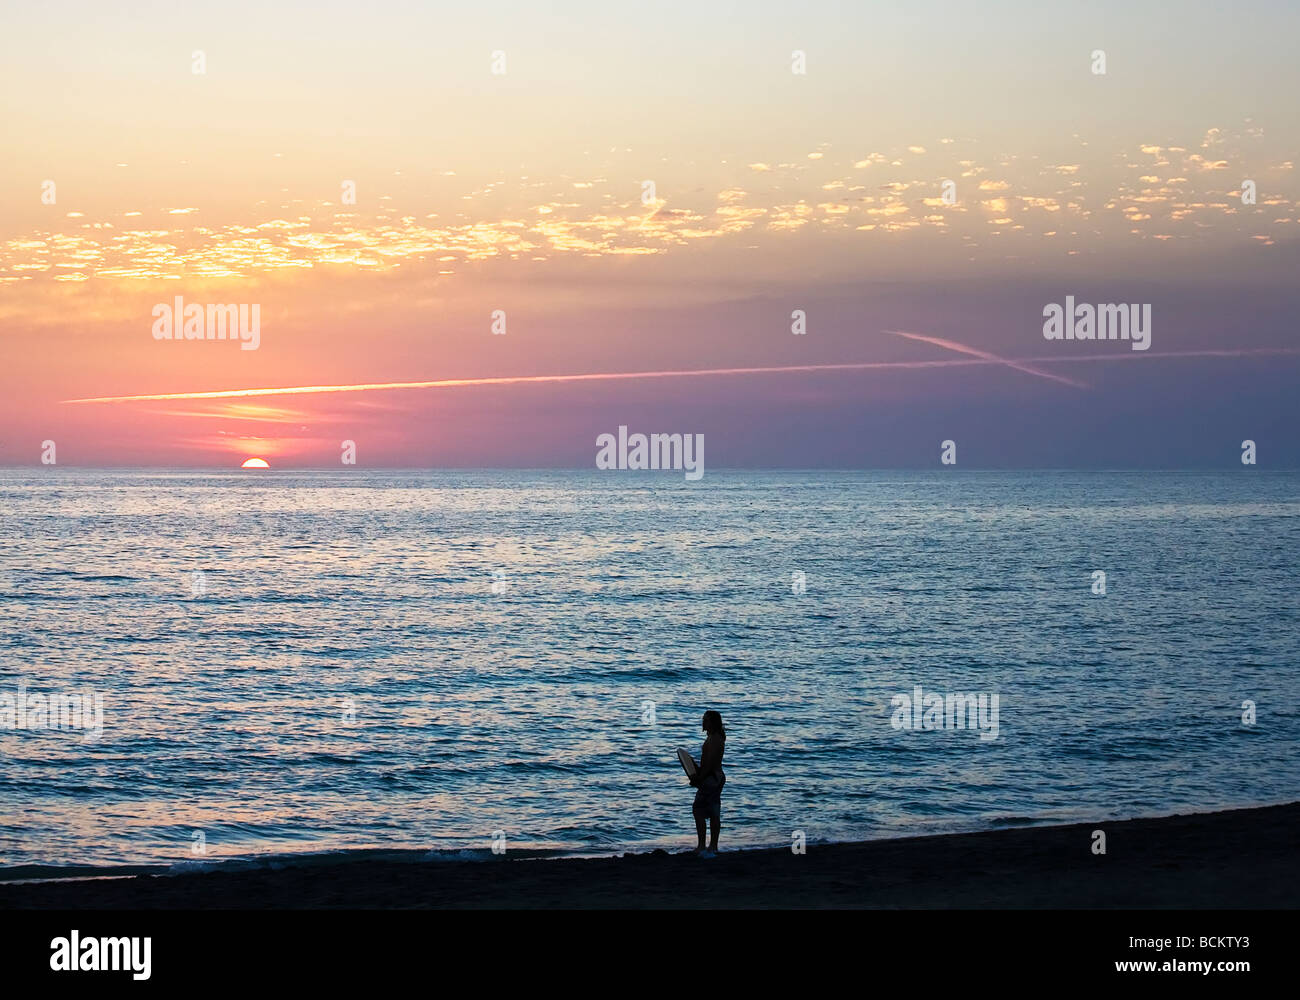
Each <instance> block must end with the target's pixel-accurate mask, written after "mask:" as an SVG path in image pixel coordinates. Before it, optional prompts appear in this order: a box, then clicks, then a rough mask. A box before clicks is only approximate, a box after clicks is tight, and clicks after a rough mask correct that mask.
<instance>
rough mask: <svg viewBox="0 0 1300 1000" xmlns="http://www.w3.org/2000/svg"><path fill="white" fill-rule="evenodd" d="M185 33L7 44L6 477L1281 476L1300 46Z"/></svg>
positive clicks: (954, 25) (344, 26)
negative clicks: (1122, 307)
mask: <svg viewBox="0 0 1300 1000" xmlns="http://www.w3.org/2000/svg"><path fill="white" fill-rule="evenodd" d="M195 6H196V5H190V4H185V5H176V6H173V5H169V4H124V5H111V6H110V5H99V4H90V3H50V4H44V5H40V6H39V8H37V7H36V6H35V5H25V6H24V7H22V8H21V9H18V8H16V9H14V10H12V11H6V14H5V15H4V31H2V32H0V57H2V58H0V133H2V134H3V136H4V148H5V156H4V157H3V158H2V159H0V205H2V206H3V211H2V212H0V388H2V389H3V393H2V398H0V421H2V422H0V463H3V464H9V465H39V464H40V454H41V442H42V441H44V440H54V441H55V442H56V443H57V446H58V459H59V464H60V465H70V466H111V465H157V466H226V467H235V466H237V465H238V464H239V463H240V462H242V461H243V459H245V458H247V457H248V456H251V455H258V456H262V457H265V458H266V459H268V460H269V461H270V462H271V463H272V465H274V466H277V467H286V466H338V464H339V454H340V442H342V441H343V440H353V441H355V442H356V445H357V464H358V465H359V466H362V467H367V466H368V467H375V466H414V467H430V466H442V465H451V466H576V467H592V465H593V461H594V455H595V439H596V437H597V435H599V434H601V433H604V432H608V431H615V430H616V429H617V427H618V426H619V425H620V424H623V425H628V426H629V427H631V428H632V429H633V430H643V431H646V432H683V433H685V432H689V433H704V434H705V435H706V438H707V439H708V441H709V445H708V454H709V462H710V464H711V465H712V466H715V467H716V466H728V465H732V466H756V465H757V466H799V465H845V466H929V465H935V464H936V463H937V459H938V452H939V442H940V441H941V440H942V439H945V438H953V439H956V440H957V441H958V442H959V447H960V449H961V459H962V463H963V464H970V465H974V466H981V465H984V466H999V465H1030V466H1034V465H1046V466H1070V465H1081V466H1088V465H1101V466H1106V465H1159V466H1180V465H1197V466H1215V465H1224V466H1227V465H1230V464H1232V463H1234V462H1236V461H1237V455H1238V454H1239V451H1240V448H1239V446H1240V442H1241V441H1242V439H1244V438H1252V439H1254V440H1256V441H1257V442H1259V446H1260V464H1261V465H1263V466H1269V465H1274V466H1283V465H1289V466H1294V465H1297V464H1300V435H1298V434H1297V433H1296V429H1297V427H1300V420H1298V418H1300V403H1298V402H1297V393H1296V392H1295V388H1296V384H1297V377H1298V376H1300V338H1298V337H1297V332H1296V331H1297V323H1298V320H1300V292H1298V291H1297V280H1296V277H1297V272H1298V265H1300V252H1298V250H1300V181H1297V176H1296V169H1295V163H1296V161H1297V160H1300V105H1297V102H1296V94H1297V93H1300V66H1297V64H1296V61H1295V58H1294V50H1295V39H1296V37H1297V35H1298V32H1300V10H1298V9H1297V8H1296V7H1295V5H1293V4H1283V3H1276V4H1257V5H1254V6H1253V7H1252V8H1251V9H1250V10H1249V11H1234V10H1231V9H1227V8H1224V7H1222V6H1221V5H1217V4H1215V5H1212V4H1202V3H1188V4H1181V5H1179V6H1178V9H1177V13H1176V14H1174V13H1173V12H1172V11H1171V8H1169V6H1168V5H1167V4H1155V3H1150V4H1147V3H1137V4H1133V3H1119V2H1100V3H1090V4H1086V5H1085V4H1079V5H1075V6H1073V7H1072V8H1071V10H1070V11H1062V10H1055V9H1044V8H1043V5H1039V4H1032V3H985V4H979V5H973V4H967V3H907V4H897V5H881V4H860V3H842V4H841V3H818V2H811V3H800V4H779V5H778V4H769V3H753V2H751V3H744V4H740V3H736V4H723V3H716V4H712V3H711V4H699V3H690V4H688V3H675V2H669V3H664V4H658V5H651V6H642V5H630V4H621V5H620V4H594V3H556V4H519V3H496V4H493V3H485V4H474V5H469V4H455V5H441V4H428V5H426V4H404V3H403V4H398V3H375V4H368V5H363V6H357V5H355V4H342V3H320V2H316V3H311V4H306V3H303V4H280V5H279V6H278V8H277V9H276V10H268V9H266V8H265V7H264V6H263V5H261V4H254V3H238V2H236V3H222V4H212V5H208V6H207V9H206V11H202V10H196V9H193V8H194V7H195ZM1097 49H1100V50H1104V52H1105V58H1106V72H1105V74H1104V75H1097V74H1094V73H1093V72H1092V68H1091V66H1092V63H1093V57H1092V53H1093V51H1094V50H1097ZM196 50H198V51H201V52H202V53H203V60H204V62H205V70H206V71H205V72H204V73H201V74H196V73H195V72H193V69H194V59H195V57H194V53H195V51H196ZM795 50H800V51H802V52H803V53H805V54H806V70H807V71H806V73H805V74H797V73H794V72H792V69H791V67H792V52H793V51H795ZM498 52H499V53H504V65H505V72H504V74H498V73H494V72H493V59H494V53H498ZM498 65H499V63H498ZM945 180H951V181H953V182H954V185H955V194H956V201H955V203H953V204H945V202H944V199H943V198H942V188H943V184H944V181H945ZM1246 180H1251V181H1253V182H1254V184H1255V186H1256V189H1257V194H1256V202H1255V204H1253V205H1247V204H1243V202H1242V198H1241V192H1242V184H1243V182H1244V181H1246ZM47 181H52V182H53V184H54V187H53V196H54V203H53V204H48V203H46V202H45V201H43V199H42V193H43V190H47V189H48V186H46V188H43V185H45V182H47ZM348 181H351V182H353V183H354V184H355V190H356V204H355V205H352V204H344V203H343V197H342V192H343V185H344V183H345V182H348ZM646 181H652V182H653V185H654V197H653V198H652V199H650V200H649V201H648V202H647V201H646V200H644V199H643V191H644V190H645V189H644V182H646ZM1066 295H1073V296H1074V297H1075V299H1076V300H1078V301H1081V302H1091V303H1104V302H1135V303H1150V304H1151V305H1152V312H1153V317H1154V319H1153V333H1152V344H1151V349H1150V350H1149V351H1147V352H1140V353H1139V352H1133V351H1131V350H1130V349H1129V345H1128V344H1127V343H1123V342H1118V343H1115V342H1112V343H1089V342H1081V343H1070V342H1056V341H1046V340H1044V338H1043V335H1042V323H1043V319H1042V310H1043V307H1044V306H1045V305H1047V304H1048V303H1052V302H1062V301H1063V300H1064V297H1065V296H1066ZM177 296H181V297H183V299H184V301H185V302H187V303H200V304H208V303H233V304H248V305H251V304H257V305H258V306H259V307H260V318H261V329H260V345H259V347H258V349H257V350H247V351H245V350H240V348H239V345H238V344H237V343H230V342H187V341H179V342H166V341H158V340H155V339H154V337H153V336H152V334H151V328H152V325H153V314H152V310H153V308H154V306H155V305H156V304H159V303H171V302H172V301H173V300H174V299H175V297H177ZM496 310H502V311H504V312H505V314H506V325H507V332H506V333H505V335H503V336H498V335H494V334H493V333H492V329H491V324H492V314H493V312H494V311H496ZM793 310H803V311H805V312H806V315H807V329H808V332H807V334H806V335H805V336H795V335H793V334H792V333H791V313H792V311H793ZM890 331H906V332H910V333H914V334H919V335H921V336H922V337H924V338H925V339H918V338H917V337H903V336H899V335H898V334H896V333H892V332H890ZM1168 355H1182V356H1181V357H1169V356H1168ZM999 359H1015V360H1017V362H1018V363H1017V366H1015V367H1013V366H1011V365H1007V364H1002V363H1000V361H999ZM1070 359H1073V360H1070ZM936 362H943V363H942V364H937V363H936ZM819 366H862V367H835V368H821V367H819ZM869 366H876V367H869ZM754 369H774V370H772V371H762V370H760V371H755V370H754ZM711 370H722V373H719V374H714V375H692V376H682V375H677V374H673V373H678V372H699V371H711ZM602 373H605V374H613V375H627V374H630V373H656V374H655V375H654V376H653V377H645V378H634V379H630V378H611V379H577V380H563V381H543V380H536V379H535V378H533V377H536V376H553V375H566V376H567V375H594V374H602ZM516 376H521V377H525V380H520V381H510V379H511V378H513V377H516ZM483 379H486V380H491V381H489V382H487V383H486V384H479V383H476V382H475V380H483ZM411 382H417V383H419V382H434V383H447V382H454V383H464V382H470V383H471V384H450V385H449V384H441V385H434V386H423V387H413V388H369V389H356V387H358V386H361V385H391V384H392V383H411ZM310 386H350V387H354V390H355V391H348V392H298V393H293V394H273V395H267V394H258V395H249V396H236V397H218V398H185V397H186V396H187V395H188V394H197V393H212V392H222V391H230V390H244V389H265V388H283V387H310ZM151 395H170V396H173V397H181V398H171V399H162V400H158V399H155V400H134V401H132V400H125V401H123V400H118V401H113V402H72V401H73V400H84V399H98V398H103V397H123V396H151Z"/></svg>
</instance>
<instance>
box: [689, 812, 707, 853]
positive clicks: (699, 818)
mask: <svg viewBox="0 0 1300 1000" xmlns="http://www.w3.org/2000/svg"><path fill="white" fill-rule="evenodd" d="M691 812H692V813H694V815H695V835H696V837H697V838H698V839H699V843H698V844H697V845H696V847H695V849H696V850H697V851H702V850H704V814H703V813H702V812H700V811H699V810H698V809H694V808H692V809H691Z"/></svg>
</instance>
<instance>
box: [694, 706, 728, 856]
mask: <svg viewBox="0 0 1300 1000" xmlns="http://www.w3.org/2000/svg"><path fill="white" fill-rule="evenodd" d="M702 727H703V729H704V731H705V732H706V733H708V734H709V735H708V736H706V737H705V739H704V746H703V747H701V748H700V769H699V771H698V772H696V775H695V777H694V778H692V779H691V784H692V785H694V786H695V789H696V791H695V802H694V803H693V804H692V805H691V813H692V814H693V815H694V816H695V832H696V834H698V835H699V839H700V843H699V846H698V847H696V848H695V850H696V853H698V854H699V855H700V856H701V857H706V858H708V857H712V856H713V855H714V854H716V853H717V851H718V831H719V830H720V829H721V828H722V786H723V785H725V784H726V783H727V776H726V775H725V774H724V773H723V771H722V754H723V752H724V751H725V750H726V749H727V731H726V730H725V729H723V728H722V716H721V715H719V714H718V713H717V712H713V711H709V712H705V713H704V720H703V723H702ZM706 819H707V820H708V821H709V848H708V850H707V851H706V850H705V849H704V821H705V820H706Z"/></svg>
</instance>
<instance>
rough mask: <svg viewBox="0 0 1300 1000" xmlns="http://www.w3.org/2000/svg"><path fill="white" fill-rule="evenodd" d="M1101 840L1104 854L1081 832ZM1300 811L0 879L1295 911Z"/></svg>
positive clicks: (183, 887) (45, 887) (217, 904)
mask: <svg viewBox="0 0 1300 1000" xmlns="http://www.w3.org/2000/svg"><path fill="white" fill-rule="evenodd" d="M1097 829H1100V830H1104V831H1105V832H1106V848H1107V853H1106V854H1105V855H1095V854H1093V852H1092V843H1093V837H1092V831H1093V830H1097ZM1297 830H1300V803H1291V804H1288V805H1282V806H1269V807H1264V808H1258V809H1239V810H1232V811H1227V812H1218V813H1206V814H1202V815H1190V816H1173V817H1166V818H1159V819H1136V820H1127V821H1124V822H1110V821H1107V822H1098V823H1084V824H1077V825H1070V826H1037V827H1025V828H1015V829H997V830H989V831H985V832H979V833H964V834H952V835H946V836H935V837H914V838H908V839H903V840H879V841H866V842H861V843H850V844H835V845H827V846H819V845H816V844H814V845H810V846H809V847H808V851H807V854H805V855H802V856H799V855H794V854H792V853H791V851H790V850H789V849H788V848H787V849H779V850H746V851H739V850H738V851H726V850H725V831H724V842H723V844H724V853H722V854H721V855H719V856H718V857H716V858H712V859H700V858H696V857H694V856H693V855H690V854H669V853H667V852H662V851H657V852H652V853H648V854H635V855H633V854H628V855H623V856H622V857H616V858H598V859H552V860H527V861H523V860H519V861H515V860H511V859H510V857H509V855H506V856H505V857H503V858H499V859H493V860H490V861H483V862H447V861H438V862H421V863H400V862H391V861H374V860H366V861H358V862H356V863H347V864H339V865H332V866H329V867H320V866H302V867H293V866H289V867H285V868H282V869H280V870H278V871H270V870H252V871H238V872H221V871H208V872H192V873H186V874H179V875H166V876H157V875H149V876H135V877H130V878H119V879H97V880H81V881H72V882H46V883H40V884H26V885H16V884H8V885H5V884H0V908H3V909H90V910H97V909H328V908H341V909H408V908H461V909H464V908H497V909H590V908H609V909H629V908H654V909H662V908H679V907H680V908H689V909H699V908H706V907H719V908H840V907H868V908H886V909H945V908H952V909H989V908H992V909H1038V908H1048V909H1110V908H1118V909H1161V908H1177V909H1256V908H1262V909H1272V908H1287V909H1289V908H1294V907H1295V906H1296V905H1297V903H1300V857H1298V855H1297V847H1298V846H1300V837H1298V836H1297Z"/></svg>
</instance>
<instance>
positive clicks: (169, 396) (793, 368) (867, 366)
mask: <svg viewBox="0 0 1300 1000" xmlns="http://www.w3.org/2000/svg"><path fill="white" fill-rule="evenodd" d="M895 332H898V331H895ZM902 335H903V336H908V337H911V338H912V339H914V340H927V341H929V342H931V343H935V344H938V345H939V346H944V347H948V348H949V349H951V350H957V351H961V352H962V353H966V354H972V355H974V356H972V357H966V358H944V359H939V360H932V361H855V362H843V363H839V364H820V365H777V366H772V367H766V368H700V369H683V370H680V371H672V370H669V371H642V372H586V373H582V374H577V375H497V376H492V377H488V378H444V379H432V380H429V381H425V382H359V383H354V384H344V385H290V386H274V387H267V388H257V389H216V390H211V391H207V392H159V393H146V394H142V395H136V396H89V397H86V398H83V399H65V400H63V402H64V403H70V404H83V403H144V402H158V401H167V400H177V399H239V398H248V397H252V396H301V395H315V394H320V393H331V392H381V391H386V390H394V389H448V388H456V387H462V386H482V385H528V384H537V383H542V382H612V381H619V380H625V379H654V378H701V377H713V376H727V375H780V374H787V373H794V372H847V371H891V370H908V369H926V368H973V367H990V366H1003V367H1006V366H1010V367H1013V368H1017V369H1018V370H1020V371H1026V370H1028V371H1029V373H1030V374H1034V375H1039V376H1042V377H1044V378H1051V379H1055V380H1056V381H1064V382H1066V383H1067V384H1069V385H1071V386H1074V387H1076V388H1077V387H1084V384H1083V383H1081V382H1075V381H1073V380H1069V379H1065V378H1064V377H1062V376H1056V375H1053V374H1051V373H1049V372H1043V371H1037V370H1034V366H1035V365H1040V364H1058V363H1071V364H1089V363H1093V364H1096V363H1100V362H1107V361H1156V360H1159V359H1161V358H1169V359H1178V358H1244V357H1255V356H1261V357H1262V356H1278V355H1286V356H1295V355H1300V348H1288V347H1274V348H1268V347H1265V348H1255V349H1249V348H1246V349H1232V350H1197V351H1177V352H1167V353H1164V354H1152V353H1150V352H1149V351H1145V352H1140V353H1139V352H1127V353H1114V354H1062V355H1053V356H1050V357H1030V358H1002V357H998V356H997V355H991V354H987V353H986V352H982V351H978V350H977V349H976V348H971V347H966V346H965V345H959V344H955V343H954V342H953V341H945V340H943V339H942V338H929V337H925V336H924V335H922V334H902Z"/></svg>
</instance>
